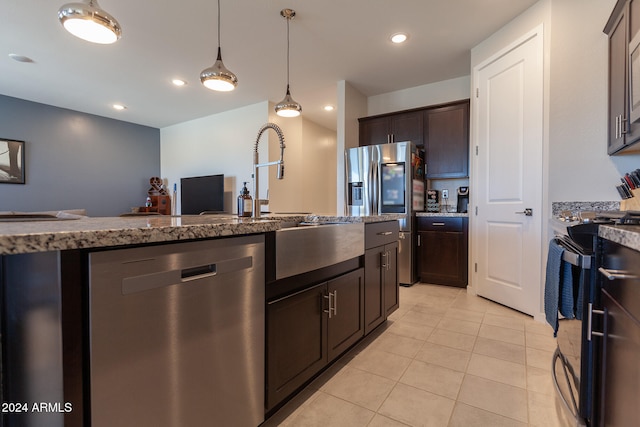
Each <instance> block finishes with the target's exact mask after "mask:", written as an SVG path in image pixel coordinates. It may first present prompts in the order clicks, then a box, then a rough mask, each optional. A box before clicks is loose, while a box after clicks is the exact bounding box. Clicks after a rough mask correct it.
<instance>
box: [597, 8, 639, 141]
mask: <svg viewBox="0 0 640 427" xmlns="http://www.w3.org/2000/svg"><path fill="white" fill-rule="evenodd" d="M604 32H605V33H607V35H608V36H609V128H608V129H609V133H608V141H607V152H608V153H609V154H616V153H619V152H622V151H624V152H626V151H630V149H629V147H631V146H633V145H634V144H636V143H637V142H638V141H640V120H639V119H640V114H639V113H640V111H639V109H640V86H639V85H640V49H639V46H638V45H640V38H639V37H636V36H638V35H640V0H618V2H617V3H616V5H615V7H614V9H613V12H612V14H611V16H610V17H609V20H608V21H607V25H606V26H605V28H604ZM634 80H635V81H634ZM634 88H635V89H634ZM634 92H635V93H634ZM634 106H635V107H636V108H635V109H634V108H633V107H634ZM638 148H639V147H638V146H635V147H634V148H633V150H637V149H638Z"/></svg>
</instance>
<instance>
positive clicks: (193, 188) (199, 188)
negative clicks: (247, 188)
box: [180, 175, 224, 215]
mask: <svg viewBox="0 0 640 427" xmlns="http://www.w3.org/2000/svg"><path fill="white" fill-rule="evenodd" d="M180 204H181V209H180V212H181V213H182V215H198V214H200V213H201V212H205V211H208V212H224V175H207V176H194V177H191V178H181V179H180Z"/></svg>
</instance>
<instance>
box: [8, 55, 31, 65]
mask: <svg viewBox="0 0 640 427" xmlns="http://www.w3.org/2000/svg"><path fill="white" fill-rule="evenodd" d="M9 58H11V59H13V60H14V61H18V62H25V63H26V62H33V59H31V58H29V57H28V56H24V55H18V54H17V53H10V54H9Z"/></svg>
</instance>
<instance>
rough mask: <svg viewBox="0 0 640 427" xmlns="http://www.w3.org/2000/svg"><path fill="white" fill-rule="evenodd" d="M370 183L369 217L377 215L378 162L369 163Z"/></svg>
mask: <svg viewBox="0 0 640 427" xmlns="http://www.w3.org/2000/svg"><path fill="white" fill-rule="evenodd" d="M370 177H371V179H370V181H369V182H370V183H371V215H377V214H378V213H379V212H378V208H379V206H378V205H379V198H378V193H379V185H380V183H379V181H378V180H379V178H378V162H376V161H373V162H371V171H370Z"/></svg>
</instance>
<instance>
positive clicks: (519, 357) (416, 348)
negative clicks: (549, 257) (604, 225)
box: [264, 283, 566, 427]
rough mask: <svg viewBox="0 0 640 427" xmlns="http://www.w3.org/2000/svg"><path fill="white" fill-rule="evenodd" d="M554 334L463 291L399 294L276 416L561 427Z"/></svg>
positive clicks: (339, 422) (311, 420)
mask: <svg viewBox="0 0 640 427" xmlns="http://www.w3.org/2000/svg"><path fill="white" fill-rule="evenodd" d="M555 347H556V342H555V339H554V338H553V334H552V331H551V327H549V326H548V325H547V324H545V323H539V322H536V321H534V320H533V318H531V317H530V316H526V315H524V314H522V313H519V312H517V311H514V310H511V309H509V308H506V307H504V306H501V305H499V304H496V303H493V302H491V301H488V300H485V299H483V298H480V297H476V296H472V295H469V294H467V292H466V290H465V289H459V288H452V287H447V286H436V285H427V284H422V283H418V284H415V285H413V286H412V287H409V288H405V287H401V288H400V308H399V309H398V310H397V311H396V312H395V313H393V314H392V315H391V316H390V318H389V319H388V321H387V323H386V324H385V325H383V326H381V327H380V328H378V329H377V330H376V331H374V332H373V333H372V334H371V335H370V336H368V337H367V338H365V339H364V340H363V341H362V342H361V343H359V344H358V345H356V346H355V347H354V348H353V349H352V350H350V351H349V352H348V353H347V354H345V355H344V356H343V357H342V358H341V359H340V360H338V361H337V362H336V363H335V364H334V365H333V366H331V367H330V368H329V369H328V370H327V371H326V372H324V373H323V374H322V375H320V376H319V377H318V378H317V379H316V380H315V381H314V382H312V383H311V384H310V385H309V386H308V387H306V388H305V389H304V390H303V391H302V392H301V393H300V394H299V395H298V396H296V397H295V398H294V399H293V400H292V401H291V402H289V403H288V404H287V405H285V406H284V407H283V408H282V409H281V410H280V411H278V412H277V413H276V414H275V415H274V416H272V417H271V418H270V419H269V420H268V421H267V422H265V423H264V426H265V427H266V426H268V427H271V426H278V425H280V426H290V427H298V426H301V427H307V426H309V427H313V426H322V427H329V426H330V427H334V426H345V427H359V426H363V427H364V426H368V427H379V426H386V427H393V426H434V427H437V426H442V427H458V426H464V427H474V426H481V427H489V426H490V427H499V426H544V427H564V426H565V425H566V424H564V421H561V420H560V419H559V416H558V411H559V410H560V409H559V408H558V407H557V406H556V400H555V395H554V393H555V390H554V388H553V385H552V382H551V368H550V366H551V358H552V354H553V351H554V350H555Z"/></svg>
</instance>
